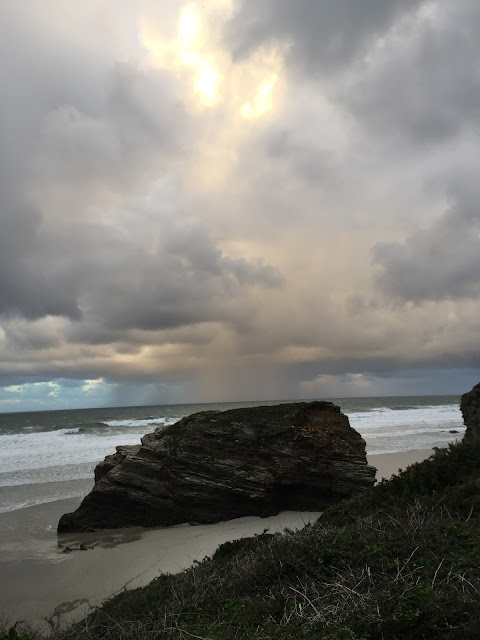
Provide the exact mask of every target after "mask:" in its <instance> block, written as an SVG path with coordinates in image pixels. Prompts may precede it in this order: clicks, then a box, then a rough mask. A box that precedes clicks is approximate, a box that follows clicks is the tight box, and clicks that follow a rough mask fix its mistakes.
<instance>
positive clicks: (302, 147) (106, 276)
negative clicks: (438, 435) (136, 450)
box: [0, 0, 480, 411]
mask: <svg viewBox="0 0 480 640" xmlns="http://www.w3.org/2000/svg"><path fill="white" fill-rule="evenodd" d="M479 59H480V3H479V2H478V0H456V1H455V2H452V1H451V0H431V1H430V0H409V2H405V1H404V0H355V1H353V0H335V2H331V0H295V2H293V1H292V0H205V1H202V2H188V1H186V2H185V1H183V0H178V1H177V0H165V1H164V2H161V3H159V2H157V1H154V0H89V1H88V2H85V3H79V2H76V1H75V0H29V2H28V3H26V4H25V3H20V2H17V0H0V60H1V63H0V87H1V91H0V140H1V144H0V411H18V410H38V409H54V408H75V407H90V406H92V407H93V406H112V405H119V406H123V405H141V404H156V403H185V402H213V401H236V400H262V399H264V400H268V399H282V398H285V399H287V398H288V399H295V398H317V397H318V398H321V397H342V396H343V397H345V396H381V395H404V394H416V395H421V394H432V393H435V394H445V393H452V394H456V393H463V392H465V391H468V390H469V389H470V388H471V387H472V386H473V384H475V383H476V382H478V380H479V379H480V342H479V335H480V301H479V294H480V179H479V177H480V174H479V167H480V68H479V66H478V60H479Z"/></svg>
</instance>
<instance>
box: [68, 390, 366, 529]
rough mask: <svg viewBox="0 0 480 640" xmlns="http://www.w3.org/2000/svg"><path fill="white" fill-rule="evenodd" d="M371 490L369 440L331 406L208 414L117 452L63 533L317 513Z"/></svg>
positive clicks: (70, 516)
mask: <svg viewBox="0 0 480 640" xmlns="http://www.w3.org/2000/svg"><path fill="white" fill-rule="evenodd" d="M374 482H375V469H374V467H371V466H369V465H367V461H366V455H365V442H364V440H363V439H362V437H361V436H360V434H359V433H357V432H356V431H355V430H354V429H353V428H352V427H351V426H350V424H349V421H348V418H347V417H346V416H345V415H343V414H342V413H341V412H340V409H339V407H337V406H335V405H334V404H332V403H331V402H310V403H304V402H303V403H295V404H283V405H276V406H268V407H267V406H262V407H254V408H241V409H232V410H229V411H223V412H222V411H205V412H202V413H196V414H193V415H191V416H188V417H187V418H183V419H182V420H180V421H179V422H177V423H176V424H174V425H171V426H169V427H164V428H159V429H157V430H156V431H155V432H154V433H149V434H147V435H145V436H144V437H143V438H142V444H141V445H138V446H131V447H117V453H115V454H113V455H111V456H107V457H106V458H105V461H104V462H101V463H100V464H99V465H98V466H97V468H96V470H95V486H94V488H93V489H92V491H91V492H90V493H89V494H88V495H87V496H86V498H85V499H84V500H83V502H82V504H81V505H80V507H79V508H78V509H77V510H76V511H74V512H73V513H67V514H65V515H63V516H62V518H61V519H60V522H59V525H58V531H59V532H70V531H92V530H96V529H106V528H118V527H127V526H142V527H144V526H155V525H165V526H169V525H174V524H180V523H184V522H190V523H211V522H219V521H221V520H229V519H232V518H237V517H240V516H245V515H257V516H268V515H273V514H276V513H278V512H279V511H282V510H286V509H293V510H300V511H302V510H303V511H305V510H312V511H317V510H321V509H324V508H325V507H327V506H328V505H331V504H333V503H336V502H338V501H339V500H341V499H343V498H348V497H350V496H352V495H354V494H355V493H358V492H362V491H365V490H367V489H369V488H370V487H371V486H372V485H373V484H374Z"/></svg>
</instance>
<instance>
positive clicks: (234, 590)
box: [0, 442, 480, 640]
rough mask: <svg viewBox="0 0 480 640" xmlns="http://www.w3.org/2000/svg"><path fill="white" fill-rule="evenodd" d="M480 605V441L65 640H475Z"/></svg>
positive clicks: (225, 558)
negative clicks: (197, 639) (195, 639)
mask: <svg viewBox="0 0 480 640" xmlns="http://www.w3.org/2000/svg"><path fill="white" fill-rule="evenodd" d="M479 605H480V442H479V443H477V442H473V443H472V442H470V443H467V444H464V443H461V444H457V445H453V446H450V447H449V448H448V449H442V450H438V451H437V452H436V453H435V455H434V456H432V458H430V459H429V460H426V461H424V462H422V463H419V464H415V465H412V466H411V467H409V468H408V469H407V470H405V471H403V472H401V473H399V474H398V475H397V476H394V477H393V478H392V479H391V480H389V481H388V482H385V481H384V482H382V483H380V484H379V485H378V486H377V487H375V488H374V489H373V490H372V491H370V492H368V494H365V495H363V496H362V497H359V498H355V499H352V500H349V501H347V502H343V503H341V504H339V505H337V506H335V507H333V508H331V509H329V510H328V511H326V512H325V513H324V515H323V516H322V518H321V519H320V520H319V521H318V522H317V523H316V524H314V525H312V526H309V527H306V528H305V529H303V530H302V531H299V532H296V533H292V532H286V533H285V534H283V535H269V534H268V533H266V532H265V533H264V534H262V535H259V536H255V537H254V538H246V539H242V540H238V541H235V542H229V543H226V544H224V545H222V546H221V547H220V548H219V549H218V550H217V552H216V553H215V554H214V556H213V557H212V558H210V559H207V560H204V561H203V562H200V563H196V564H194V566H192V567H191V568H190V569H189V570H187V571H184V572H183V573H180V574H178V575H171V576H170V575H166V576H161V577H160V578H158V579H157V580H155V581H153V582H152V583H151V584H150V585H148V586H147V587H144V588H142V589H136V590H134V591H125V592H123V593H121V594H119V595H117V596H116V597H114V598H112V599H111V600H109V601H108V602H106V603H105V604H104V605H103V607H102V608H100V609H98V610H96V611H94V612H92V614H91V615H90V616H89V617H88V618H87V619H85V620H83V621H82V622H81V623H78V624H76V625H74V626H72V627H70V628H69V629H67V630H65V631H64V632H62V633H61V634H56V635H55V638H58V639H61V640H67V638H68V639H75V640H87V639H88V640H90V639H98V640H100V639H104V640H126V639H134V638H135V639H140V640H141V639H142V638H144V639H148V640H153V639H158V640H160V639H163V638H165V639H172V640H173V639H182V640H188V639H191V638H200V639H222V640H230V639H232V640H233V639H234V638H235V639H240V640H244V639H250V638H251V639H256V640H271V639H275V640H297V639H300V640H301V639H308V640H317V639H318V640H320V639H323V640H376V639H378V640H388V639H397V638H398V639H400V638H401V639H405V640H407V639H417V638H420V639H425V640H426V639H432V640H433V639H435V640H442V639H447V638H448V639H449V640H457V639H466V640H468V639H471V640H473V639H477V638H479V637H480V606H479ZM14 633H16V631H14ZM7 638H8V639H10V638H12V639H16V638H18V639H20V638H21V639H22V640H23V638H24V637H23V636H21V635H20V634H19V635H18V636H16V635H12V636H9V635H8V632H6V634H5V633H4V634H3V635H2V634H1V633H0V640H6V639H7ZM26 638H29V637H28V636H25V639H26Z"/></svg>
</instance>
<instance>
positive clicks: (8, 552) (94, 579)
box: [0, 449, 432, 626]
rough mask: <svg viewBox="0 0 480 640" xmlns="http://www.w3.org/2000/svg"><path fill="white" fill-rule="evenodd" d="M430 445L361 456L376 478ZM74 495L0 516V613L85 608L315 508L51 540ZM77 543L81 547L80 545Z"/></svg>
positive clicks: (292, 523)
mask: <svg viewBox="0 0 480 640" xmlns="http://www.w3.org/2000/svg"><path fill="white" fill-rule="evenodd" d="M431 453H432V451H431V450H425V449H424V450H418V451H409V452H405V453H396V454H384V455H375V456H373V455H372V456H368V461H369V463H370V464H372V465H374V466H375V467H377V469H378V473H377V479H381V478H388V477H389V476H390V475H392V474H393V473H396V472H397V471H398V469H399V468H405V467H406V466H408V465H409V464H412V463H414V462H418V461H421V460H423V459H425V458H426V457H428V456H429V455H430V454H431ZM78 504H79V500H78V499H75V500H61V501H57V502H51V503H48V504H46V505H39V506H34V507H27V508H24V509H19V510H16V511H10V512H7V513H2V514H0V572H1V575H2V580H1V581H0V618H2V617H3V619H6V620H9V621H10V622H12V623H13V622H15V621H16V620H24V621H30V622H32V623H34V624H35V625H37V626H42V625H44V626H48V622H47V620H51V621H52V622H53V623H57V622H58V621H62V620H63V621H67V620H69V619H72V618H75V617H79V616H81V615H83V614H85V613H86V612H88V609H89V607H91V606H95V605H97V604H99V603H100V602H102V601H103V600H105V599H106V598H108V597H109V596H111V595H113V594H114V593H116V592H118V591H120V590H122V589H124V588H133V587H137V586H141V585H144V584H147V583H148V582H150V581H151V580H152V579H154V578H155V577H156V576H158V575H159V574H160V573H174V572H178V571H181V570H182V569H184V568H186V567H188V566H190V565H191V564H192V563H193V562H194V561H195V560H201V559H202V558H204V557H206V556H209V555H211V554H212V553H213V552H214V551H215V549H216V548H217V547H218V546H219V545H220V544H222V543H223V542H226V541H227V540H233V539H235V538H240V537H243V536H251V535H255V534H259V533H262V532H263V531H264V530H265V529H268V530H269V531H270V532H276V531H281V530H283V529H285V528H289V529H298V528H301V527H303V526H304V525H305V524H306V523H308V522H312V521H315V520H316V519H317V518H318V516H319V515H320V514H319V513H309V512H301V513H300V512H284V513H281V514H279V515H277V516H272V517H270V518H263V519H262V518H254V517H246V518H239V519H237V520H231V521H229V522H221V523H217V524H212V525H199V526H190V525H183V526H178V527H170V528H158V529H146V530H145V529H123V530H114V531H102V532H100V533H95V534H81V535H69V536H62V537H60V538H58V539H57V533H56V525H57V523H58V520H59V518H60V516H61V515H62V514H63V513H65V512H68V511H72V510H73V509H75V508H76V507H77V505H78ZM81 547H82V549H81Z"/></svg>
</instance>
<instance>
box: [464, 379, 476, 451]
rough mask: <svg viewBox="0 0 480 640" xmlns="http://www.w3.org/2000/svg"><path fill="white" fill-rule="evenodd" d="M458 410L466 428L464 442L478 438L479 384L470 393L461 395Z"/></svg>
mask: <svg viewBox="0 0 480 640" xmlns="http://www.w3.org/2000/svg"><path fill="white" fill-rule="evenodd" d="M460 409H461V411H462V415H463V421H464V423H465V426H466V427H467V430H466V432H465V435H464V440H476V439H477V438H480V382H479V383H478V384H476V385H475V386H474V387H473V389H472V390H471V391H469V392H468V393H464V394H463V396H462V399H461V400H460Z"/></svg>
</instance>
